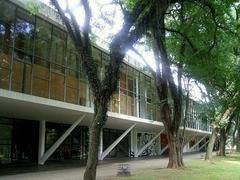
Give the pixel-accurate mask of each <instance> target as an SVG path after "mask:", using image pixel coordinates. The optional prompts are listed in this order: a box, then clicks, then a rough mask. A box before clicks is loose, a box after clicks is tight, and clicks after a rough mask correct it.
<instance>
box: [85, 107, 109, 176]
mask: <svg viewBox="0 0 240 180" xmlns="http://www.w3.org/2000/svg"><path fill="white" fill-rule="evenodd" d="M104 104H105V103H104ZM106 109H107V105H106V107H105V105H101V106H100V107H96V110H95V111H96V113H95V116H94V119H93V122H92V124H91V126H90V128H89V145H88V148H89V149H88V159H87V165H86V170H85V173H84V180H95V179H96V169H97V164H98V146H99V140H100V139H99V137H100V131H101V129H102V125H101V124H100V123H99V122H102V120H103V119H105V118H106V116H107V114H106V113H107V111H106Z"/></svg>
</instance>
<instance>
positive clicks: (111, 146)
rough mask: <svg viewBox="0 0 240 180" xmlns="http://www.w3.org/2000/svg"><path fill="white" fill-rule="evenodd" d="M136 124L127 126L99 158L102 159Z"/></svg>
mask: <svg viewBox="0 0 240 180" xmlns="http://www.w3.org/2000/svg"><path fill="white" fill-rule="evenodd" d="M135 126H136V124H133V125H132V126H131V127H129V128H128V129H127V130H126V131H125V132H124V133H123V134H122V135H121V136H120V137H119V138H117V139H116V140H115V141H114V142H113V143H112V144H111V145H110V146H109V147H108V148H107V149H106V150H105V151H104V152H103V153H102V155H101V157H100V160H103V159H104V158H105V157H106V156H107V155H108V154H109V153H110V152H111V151H112V150H113V148H115V147H116V146H117V145H118V143H119V142H120V141H121V140H122V139H123V138H124V137H125V136H126V135H127V134H128V133H129V132H130V131H131V130H132V129H133V128H134V127H135Z"/></svg>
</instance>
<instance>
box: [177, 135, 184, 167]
mask: <svg viewBox="0 0 240 180" xmlns="http://www.w3.org/2000/svg"><path fill="white" fill-rule="evenodd" d="M184 134H185V133H184ZM184 138H185V137H184V136H179V137H178V146H177V155H178V156H177V158H178V166H179V167H183V166H184V163H183V148H184V144H185V141H184Z"/></svg>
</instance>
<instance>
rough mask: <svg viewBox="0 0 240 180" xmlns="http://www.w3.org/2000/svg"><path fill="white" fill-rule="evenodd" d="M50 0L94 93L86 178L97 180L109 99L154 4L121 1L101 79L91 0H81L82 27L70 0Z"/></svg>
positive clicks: (86, 179)
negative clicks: (63, 5) (121, 20)
mask: <svg viewBox="0 0 240 180" xmlns="http://www.w3.org/2000/svg"><path fill="white" fill-rule="evenodd" d="M51 2H52V4H53V5H54V7H55V8H56V9H57V11H58V13H59V14H60V17H61V18H62V20H63V22H64V24H65V26H66V28H67V30H68V33H69V35H70V37H71V39H72V41H73V43H74V45H75V47H76V49H77V51H78V53H79V54H80V55H81V57H82V62H83V67H84V70H85V73H86V75H87V79H88V82H89V85H90V89H91V90H92V93H93V99H94V117H93V120H92V121H91V125H90V127H89V152H88V159H87V166H86V170H85V173H84V179H85V180H94V179H95V178H96V167H97V163H98V146H99V137H100V131H101V129H102V128H103V126H104V124H105V122H106V121H107V111H108V103H109V101H110V99H111V96H112V95H113V93H114V92H115V90H116V89H117V83H118V78H119V71H120V66H121V64H122V62H123V58H124V56H125V53H126V51H127V50H128V49H129V48H130V47H132V46H133V44H134V43H135V42H136V41H137V40H138V39H139V37H141V35H142V33H143V21H144V18H145V16H146V14H147V13H149V6H150V5H151V4H150V3H149V1H143V0H139V1H138V3H137V4H136V5H135V6H133V7H131V9H130V10H127V9H126V8H125V7H124V4H121V3H120V6H121V8H122V10H123V15H124V24H123V26H122V27H121V29H120V31H119V32H118V33H117V34H116V35H115V36H114V37H113V39H112V41H111V43H110V61H109V62H108V65H107V67H106V71H105V74H104V78H103V79H101V78H100V75H99V74H98V72H99V71H98V63H97V62H96V61H95V60H94V59H93V58H92V50H91V40H90V38H89V34H90V32H91V26H90V20H91V8H90V6H89V3H88V0H82V1H80V2H79V4H80V5H81V6H82V7H83V10H84V14H85V19H84V26H83V27H82V28H81V27H80V26H79V24H78V23H77V17H75V16H74V14H73V12H72V11H71V10H70V9H69V8H68V2H67V8H66V10H64V9H62V8H61V6H60V4H59V3H58V1H57V0H51ZM66 13H67V14H68V16H67V15H66ZM68 17H69V18H68Z"/></svg>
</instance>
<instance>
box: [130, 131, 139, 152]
mask: <svg viewBox="0 0 240 180" xmlns="http://www.w3.org/2000/svg"><path fill="white" fill-rule="evenodd" d="M131 152H133V153H134V157H137V152H138V144H137V132H136V131H131Z"/></svg>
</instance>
